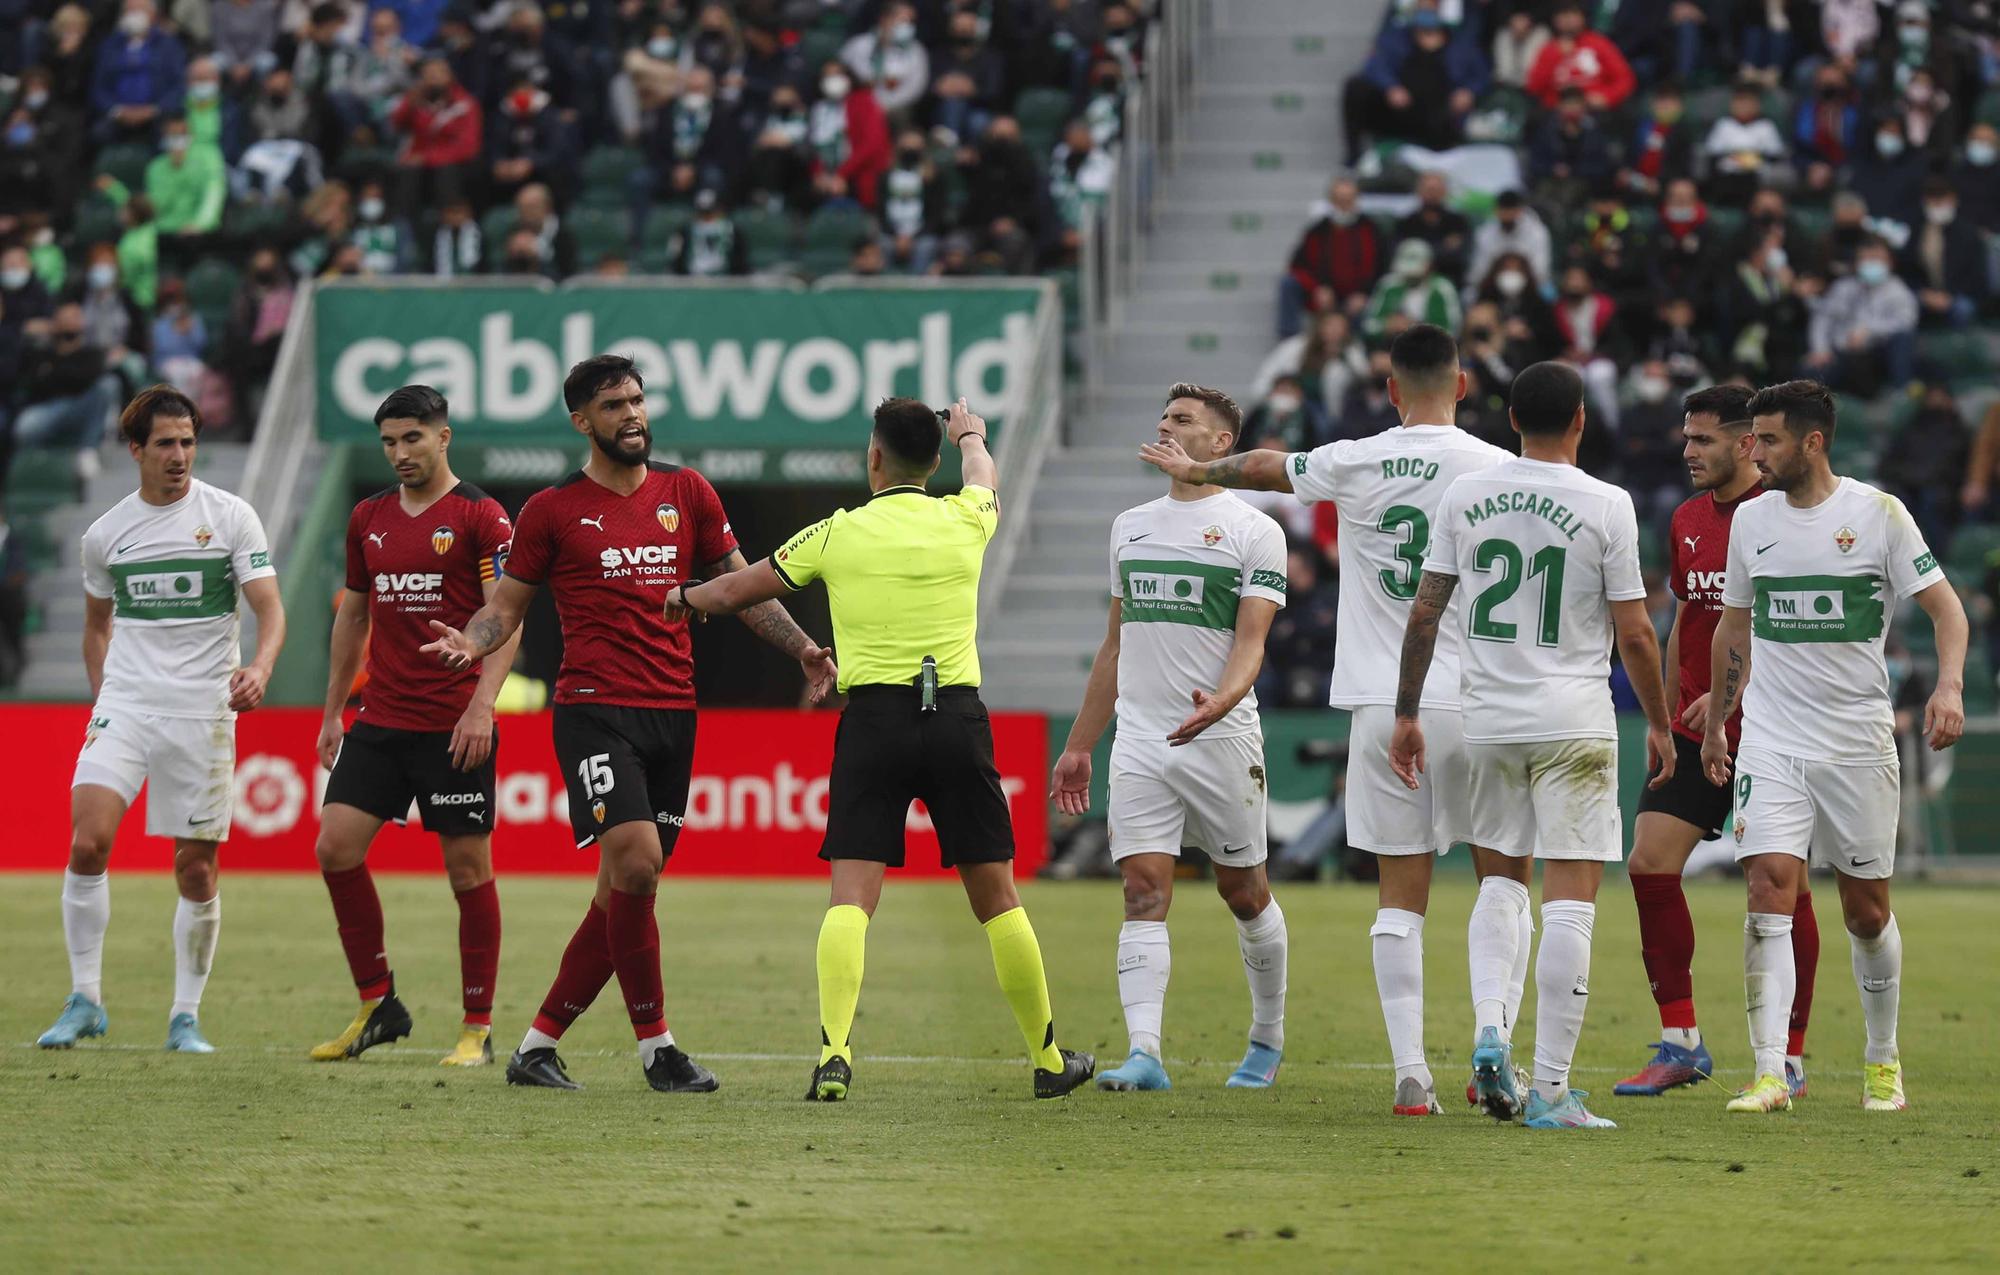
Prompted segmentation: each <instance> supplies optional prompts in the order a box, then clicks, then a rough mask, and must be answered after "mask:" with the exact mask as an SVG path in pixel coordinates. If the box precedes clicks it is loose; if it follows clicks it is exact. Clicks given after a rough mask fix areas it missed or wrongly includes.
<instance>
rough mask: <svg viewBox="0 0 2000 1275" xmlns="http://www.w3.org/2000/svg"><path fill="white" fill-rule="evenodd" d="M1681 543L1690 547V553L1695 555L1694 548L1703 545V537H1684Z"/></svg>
mask: <svg viewBox="0 0 2000 1275" xmlns="http://www.w3.org/2000/svg"><path fill="white" fill-rule="evenodd" d="M1681 543H1682V544H1684V545H1686V546H1687V547H1688V552H1689V553H1693V552H1694V547H1695V546H1696V545H1698V544H1700V543H1701V537H1700V536H1682V537H1681Z"/></svg>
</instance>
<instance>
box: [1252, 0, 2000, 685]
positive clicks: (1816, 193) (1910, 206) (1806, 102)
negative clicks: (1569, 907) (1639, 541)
mask: <svg viewBox="0 0 2000 1275" xmlns="http://www.w3.org/2000/svg"><path fill="white" fill-rule="evenodd" d="M1996 84H2000V4H1995V3H1992V2H1990V0H1945V2H1943V3H1937V4H1925V3H1921V2H1920V0H1903V2H1901V3H1876V2H1875V0H1824V2H1823V3H1784V2H1782V0H1671V2H1661V3H1652V2H1647V0H1595V2H1593V3H1591V4H1588V5H1584V4H1578V3H1565V2H1557V3H1536V2H1530V0H1395V3H1392V4H1390V5H1389V6H1388V7H1387V12H1386V14H1385V15H1384V18H1383V24H1382V28H1381V31H1380V34H1379V36H1378V37H1377V39H1376V41H1375V46H1374V49H1373V52H1372V55H1371V56H1370V57H1369V59H1368V61H1367V63H1366V65H1365V66H1364V67H1363V68H1362V70H1361V71H1360V72H1359V74H1357V75H1356V76H1354V77H1353V78H1352V79H1351V80H1350V81H1349V82H1348V83H1347V85H1346V86H1345V89H1344V92H1343V95H1342V97H1343V114H1344V118H1345V123H1346V144H1347V149H1348V152H1349V153H1348V165H1349V167H1348V171H1345V172H1342V173H1339V174H1336V175H1335V176H1334V177H1333V179H1332V181H1331V182H1330V184H1329V186H1328V188H1327V191H1326V196H1325V199H1324V200H1323V201H1321V203H1320V204H1319V205H1318V206H1316V207H1315V208H1314V209H1313V210H1312V211H1311V213H1310V214H1309V217H1308V220H1307V224H1305V225H1304V227H1303V229H1302V231H1301V233H1300V235H1299V237H1298V240H1297V242H1296V244H1295V246H1294V249H1293V251H1292V255H1291V258H1290V261H1289V263H1288V268H1287V271H1286V273H1285V275H1284V277H1283V279H1282V281H1281V284H1280V288H1279V296H1278V298H1277V325H1276V326H1277V332H1276V335H1277V337H1278V338H1279V339H1278V342H1277V344H1276V346H1275V347H1274V348H1273V349H1272V350H1271V352H1270V354H1269V356H1268V357H1267V358H1266V359H1265V360H1264V363H1263V365H1262V366H1261V367H1260V368H1258V369H1257V370H1256V374H1255V377H1254V383H1253V385H1252V393H1251V396H1250V403H1251V405H1252V406H1251V408H1250V411H1249V414H1248V421H1247V422H1246V428H1245V431H1244V432H1245V437H1244V440H1243V441H1244V445H1246V446H1260V447H1283V448H1299V447H1309V446H1313V445H1316V444H1319V443H1324V442H1328V441H1332V440H1335V439H1342V438H1358V437H1362V436H1365V435H1368V434H1372V433H1375V432H1376V431H1378V430H1380V429H1382V428H1384V427H1385V426H1389V425H1393V424H1395V423H1396V422H1397V413H1396V410H1395V408H1394V406H1393V405H1392V404H1390V403H1389V401H1388V399H1387V396H1386V394H1385V393H1384V391H1383V388H1382V378H1383V376H1384V374H1385V372H1386V370H1387V362H1388V355H1387V345H1388V342H1389V341H1390V340H1391V339H1392V338H1393V337H1394V335H1395V334H1396V333H1397V332H1398V331H1400V330H1401V329H1402V328H1403V327H1405V326H1407V325H1408V324H1410V323H1413V322H1418V321H1425V322H1431V323H1437V324H1441V325H1443V326H1445V327H1447V328H1449V329H1451V330H1452V331H1453V332H1455V333H1457V334H1458V336H1459V339H1460V343H1461V348H1462V351H1463V357H1464V365H1465V370H1466V372H1467V375H1468V379H1469V383H1470V384H1469V390H1468V393H1467V396H1466V401H1465V403H1464V404H1463V411H1462V414H1461V416H1460V418H1459V420H1460V424H1462V425H1464V426H1465V427H1466V428H1468V429H1470V430H1472V431H1473V432H1474V433H1476V434H1478V435H1480V436H1481V437H1483V438H1486V439H1488V440H1489V441H1492V442H1494V443H1497V444H1499V445H1501V446H1505V447H1509V448H1515V449H1517V448H1518V445H1517V442H1516V440H1515V438H1514V436H1513V434H1512V431H1511V430H1510V429H1509V427H1508V424H1507V418H1506V404H1505V396H1506V392H1507V388H1508V386H1509V385H1510V384H1511V382H1512V380H1513V377H1514V375H1515V373H1516V372H1518V371H1519V370H1520V369H1522V368H1524V367H1526V366H1527V365H1529V364H1531V363H1534V362H1536V361H1539V360H1542V359H1561V360H1564V361H1567V362H1570V363H1572V364H1574V365H1575V366H1576V367H1577V368H1578V370H1579V371H1580V372H1581V373H1582V375H1583V377H1584V380H1585V383H1586V386H1587V388H1588V393H1589V397H1588V414H1587V424H1586V432H1585V437H1584V442H1583V447H1582V454H1581V456H1580V460H1581V463H1582V465H1583V467H1584V468H1585V469H1587V470H1589V471H1590V472H1592V473H1593V474H1596V475H1598V476H1599V477H1603V478H1606V479H1608V480H1611V481H1614V482H1618V483H1621V484H1623V485H1624V486H1625V487H1626V488H1627V489H1628V490H1629V491H1630V492H1631V493H1632V495H1633V499H1634V502H1635V504H1636V505H1637V507H1638V510H1639V515H1640V519H1641V523H1642V526H1644V527H1648V528H1650V529H1651V530H1652V533H1653V534H1652V535H1651V537H1650V539H1651V540H1653V541H1654V542H1656V543H1657V542H1659V541H1661V540H1662V539H1663V537H1664V534H1665V524H1666V520H1667V518H1668V516H1669V515H1670V514H1671V512H1672V510H1673V508H1674V507H1675V506H1676V505H1677V504H1678V503H1679V502H1680V501H1682V500H1683V499H1685V498H1686V496H1687V494H1688V482H1687V474H1686V470H1685V468H1684V466H1683V464H1682V461H1681V447H1682V440H1681V437H1680V425H1681V415H1682V414H1681V409H1680V401H1681V398H1682V397H1683V396H1684V395H1685V394H1686V393H1688V392H1689V391H1691V390H1694V389H1698V388H1700V387H1702V386H1705V385H1709V384H1714V383H1717V382H1723V381H1740V382H1743V383H1746V384H1752V385H1762V384H1769V383H1772V382H1776V381H1781V380H1785V379H1788V378H1791V377H1794V376H1810V377H1813V378H1815V379H1818V380H1821V381H1824V382H1827V383H1828V384H1830V385H1831V386H1833V387H1834V388H1835V389H1836V390H1838V391H1840V392H1841V393H1842V394H1843V395H1846V396H1850V397H1851V398H1852V399H1858V400H1868V401H1869V405H1868V407H1867V409H1866V410H1865V411H1863V412H1860V413H1858V414H1857V412H1856V411H1855V410H1854V408H1853V407H1850V408H1849V409H1848V410H1847V413H1846V415H1845V416H1844V418H1843V420H1844V422H1852V424H1851V426H1845V428H1847V430H1848V433H1849V434H1851V435H1852V438H1850V439H1846V440H1843V441H1842V443H1841V446H1842V449H1843V450H1842V452H1841V454H1840V455H1839V456H1838V457H1837V460H1839V461H1840V462H1842V463H1843V467H1844V468H1846V469H1847V470H1849V471H1858V472H1861V473H1863V474H1864V475H1868V474H1872V476H1873V479H1874V481H1876V482H1877V483H1879V484H1880V485H1882V486H1884V487H1886V488H1887V489H1889V490H1891V491H1893V492H1895V493H1896V494H1897V495H1899V496H1900V497H1901V498H1902V499H1903V500H1904V501H1905V502H1906V503H1907V504H1908V505H1909V507H1910V509H1911V512H1912V513H1913V514H1914V516H1915V517H1916V519H1917V520H1918V522H1919V524H1920V525H1921V526H1922V528H1923V530H1924V533H1925V536H1926V538H1927V539H1928V541H1929V543H1930V544H1931V546H1932V547H1933V548H1934V549H1935V550H1936V551H1937V552H1938V554H1939V556H1940V558H1943V557H1944V556H1945V555H1946V553H1947V551H1948V549H1949V546H1950V544H1951V541H1952V539H1953V536H1954V533H1955V532H1956V531H1957V530H1958V528H1959V527H1960V526H1961V524H1963V523H1965V522H1967V521H1969V520H1973V519H1978V520H1988V519H1991V518H1993V517H1994V515H1995V514H1996V513H2000V505H1996V504H1995V502H1994V501H1993V499H1992V496H1993V489H1994V486H1995V479H1996V475H2000V408H1994V409H1992V410H1990V411H1987V412H1985V413H1984V414H1983V419H1979V420H1976V421H1975V420H1973V419H1969V417H1971V416H1975V415H1979V413H1977V412H1968V410H1967V408H1966V406H1965V405H1963V404H1962V403H1961V401H1960V394H1961V392H1963V391H1966V390H1970V389H1974V388H1976V387H1980V386H1983V385H1985V384H1987V383H1989V382H1990V368H1991V367H1992V365H1993V359H1992V357H1991V354H1990V352H1989V351H1991V350H1993V349H2000V343H1996V344H1995V345H1993V346H1987V345H1985V344H1984V340H1985V337H1986V335H1987V334H1986V332H1985V329H1984V325H1985V324H1986V323H1987V322H1988V321H1990V320H1992V319H1994V318H1995V317H1996V315H2000V288H1996V262H2000V248H1996V245H2000V128H1996V124H2000V88H1996ZM1495 172H1500V173H1504V174H1506V176H1505V177H1504V178H1503V179H1501V180H1498V181H1496V180H1494V178H1493V174H1494V173H1495ZM1932 351H1938V352H1939V356H1938V357H1932V354H1931V352H1932ZM1968 351H1969V353H1968ZM1952 360H1956V361H1955V362H1954V361H1952ZM1857 406H1858V405H1857ZM1976 406H1977V404H1976V403H1975V407H1976ZM1877 422H1881V423H1880V424H1878V423H1877ZM1871 425H1872V426H1873V429H1872V433H1871V431H1870V430H1869V429H1866V428H1864V427H1866V426H1871ZM1855 439H1859V440H1861V442H1860V443H1859V446H1860V447H1861V448H1862V450H1861V451H1859V452H1856V451H1854V450H1853V447H1854V446H1855V445H1856V444H1855V442H1854V440H1855ZM1273 512H1275V513H1279V514H1281V515H1282V516H1284V517H1286V518H1288V519H1289V520H1290V524H1291V530H1292V533H1293V535H1294V536H1295V538H1296V539H1295V543H1296V545H1297V550H1296V551H1295V552H1294V554H1293V566H1292V572H1293V581H1292V590H1293V595H1294V600H1295V605H1294V608H1292V609H1288V611H1287V613H1286V615H1287V620H1288V623H1287V625H1286V631H1285V632H1282V633H1274V638H1273V647H1272V652H1271V653H1272V664H1273V666H1274V667H1273V668H1272V669H1271V670H1269V671H1268V672H1267V674H1266V684H1265V688H1264V693H1265V694H1266V695H1268V696H1272V697H1275V698H1274V699H1273V700H1272V702H1276V703H1286V704H1300V705H1304V704H1312V703H1318V702H1322V701H1323V698H1324V686H1325V678H1324V676H1323V671H1324V670H1323V669H1321V668H1320V667H1319V666H1318V665H1319V663H1320V662H1321V661H1323V659H1324V658H1325V656H1324V653H1325V652H1327V651H1330V650H1331V647H1332V637H1333V629H1334V615H1333V610H1332V608H1331V607H1322V606H1320V605H1317V600H1318V599H1320V598H1321V597H1322V596H1323V595H1326V594H1327V592H1328V590H1329V589H1330V588H1331V587H1332V585H1333V584H1334V583H1336V582H1337V559H1336V557H1335V554H1334V539H1335V533H1336V524H1335V522H1334V520H1333V518H1332V517H1331V516H1330V514H1328V513H1326V512H1321V513H1320V514H1319V515H1318V516H1317V517H1315V516H1314V514H1313V513H1312V512H1311V511H1306V510H1303V509H1300V508H1298V507H1296V506H1294V507H1292V508H1286V507H1285V506H1283V505H1274V506H1273ZM1653 574H1654V575H1655V577H1656V578H1657V570H1655V571H1654V573H1653ZM1961 583H1962V584H1965V585H1979V584H1981V582H1980V581H1977V580H1968V581H1961ZM1983 583H1984V590H1985V592H1986V593H1987V595H1988V596H1989V597H1990V598H1992V599H1994V600H1995V601H2000V571H1996V572H1989V573H1988V576H1987V578H1986V580H1985V581H1984V582H1983ZM1655 596H1656V601H1657V603H1658V611H1659V613H1660V614H1661V615H1662V616H1663V617H1664V616H1666V615H1667V614H1669V613H1670V610H1671V607H1670V605H1669V604H1668V600H1667V598H1666V595H1665V591H1664V590H1663V589H1656V590H1655ZM1306 599H1313V600H1315V604H1313V605H1310V606H1308V607H1306V608H1297V607H1296V603H1297V602H1298V601H1301V600H1306ZM1294 610H1296V611H1298V614H1293V611H1294Z"/></svg>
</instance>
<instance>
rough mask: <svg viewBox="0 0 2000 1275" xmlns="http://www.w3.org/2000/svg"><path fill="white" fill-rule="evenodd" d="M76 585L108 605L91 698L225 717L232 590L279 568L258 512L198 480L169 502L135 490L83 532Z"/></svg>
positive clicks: (231, 666) (236, 629) (232, 663)
mask: <svg viewBox="0 0 2000 1275" xmlns="http://www.w3.org/2000/svg"><path fill="white" fill-rule="evenodd" d="M82 556H83V588H84V592H86V593H88V594H89V595H90V596H91V597H93V598H109V599H111V602H112V620H111V648H110V650H109V651H108V652H107V653H106V655H105V658H104V685H103V687H102V688H101V689H100V690H99V692H98V695H97V702H98V703H99V704H101V705H105V706H107V707H116V708H123V709H127V710H138V711H141V712H146V713H154V714H157V715H159V716H161V717H201V718H216V717H232V716H234V714H233V713H231V712H230V709H229V676H230V674H232V673H234V672H235V671H236V668H237V666H238V664H240V663H241V651H240V648H239V643H240V641H241V629H240V626H239V624H238V621H237V617H236V608H237V595H238V591H239V590H240V589H241V588H242V586H243V585H244V584H246V583H248V582H249V581H251V580H261V579H263V578H264V577H265V576H271V575H276V574H277V571H276V570H275V569H274V568H273V567H272V566H271V546H270V544H269V543H268V542H267V541H266V540H265V539H264V524H263V523H262V522H261V521H259V519H258V517H257V511H256V510H254V509H252V508H251V507H250V506H249V504H248V503H247V502H246V501H244V500H243V499H241V498H240V497H237V496H234V495H232V494H230V493H229V492H226V491H223V490H222V489H221V488H219V487H211V486H209V485H208V484H207V483H205V482H202V481H201V480H200V479H195V480H193V481H192V482H190V484H189V487H188V493H187V494H186V495H185V496H182V497H181V498H180V499H179V500H177V501H175V502H174V503H173V504H171V505H150V504H147V503H146V502H145V501H144V500H142V499H140V497H139V493H138V492H133V493H132V494H131V495H129V496H127V497H125V499H123V500H121V501H119V502H118V503H117V504H115V505H113V506H112V507H111V508H110V510H109V511H108V512H106V513H105V515H104V516H103V517H101V518H99V519H98V520H97V521H96V522H93V523H91V524H90V530H88V531H86V532H84V533H83V553H82Z"/></svg>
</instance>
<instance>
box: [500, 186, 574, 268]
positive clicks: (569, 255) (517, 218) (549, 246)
mask: <svg viewBox="0 0 2000 1275" xmlns="http://www.w3.org/2000/svg"><path fill="white" fill-rule="evenodd" d="M524 233H525V234H526V235H528V236H529V237H530V238H531V239H533V240H534V247H535V261H534V266H533V268H534V269H535V270H539V271H541V272H542V273H544V274H547V275H548V276H549V277H550V278H551V279H561V278H564V277H565V276H568V275H571V274H574V273H576V243H575V241H574V240H573V239H572V238H571V237H570V233H569V231H567V230H565V229H563V224H562V218H561V217H560V216H559V215H557V213H556V201H555V197H554V196H553V195H552V194H550V192H549V188H548V187H547V186H544V185H542V184H541V183H539V182H533V183H530V184H529V185H526V186H523V187H521V190H520V193H518V194H516V195H515V196H514V228H513V230H512V232H511V233H510V235H509V238H508V254H509V257H510V259H511V258H512V257H513V255H514V247H515V244H514V239H513V236H515V235H520V234H524ZM515 264H519V263H518V262H515Z"/></svg>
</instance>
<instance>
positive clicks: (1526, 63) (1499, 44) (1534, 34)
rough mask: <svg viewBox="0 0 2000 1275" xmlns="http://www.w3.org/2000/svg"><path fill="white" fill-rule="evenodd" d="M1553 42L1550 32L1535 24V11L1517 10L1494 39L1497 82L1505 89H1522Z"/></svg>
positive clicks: (1494, 63)
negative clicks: (1544, 50) (1537, 61)
mask: <svg viewBox="0 0 2000 1275" xmlns="http://www.w3.org/2000/svg"><path fill="white" fill-rule="evenodd" d="M1548 42H1549V29H1548V28H1547V27H1545V26H1543V25H1542V24H1540V23H1539V22H1537V21H1535V13H1534V10H1532V9H1528V8H1525V7H1524V8H1517V9H1515V10H1514V11H1513V12H1512V13H1510V14H1508V15H1507V21H1506V23H1505V24H1503V25H1502V26H1501V28H1500V30H1499V31H1498V32H1497V33H1496V34H1495V35H1494V37H1493V82H1494V83H1495V84H1498V85H1501V86H1502V87H1505V88H1515V89H1518V88H1520V87H1521V86H1522V85H1523V84H1525V83H1526V82H1527V79H1528V70H1529V68H1531V67H1533V66H1534V65H1535V59H1536V58H1538V57H1540V56H1541V52H1542V46H1543V45H1545V44H1547V43H1548Z"/></svg>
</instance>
